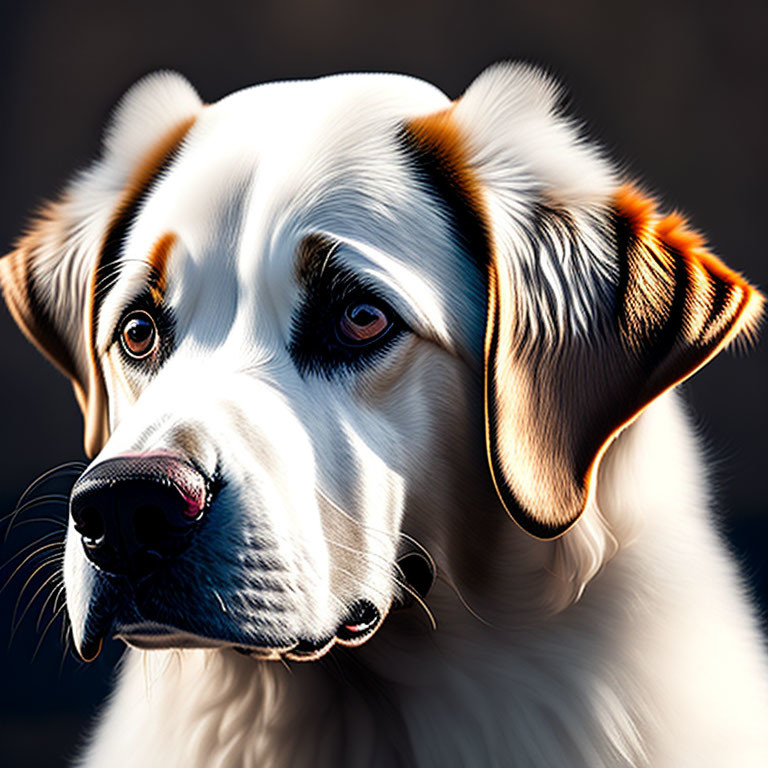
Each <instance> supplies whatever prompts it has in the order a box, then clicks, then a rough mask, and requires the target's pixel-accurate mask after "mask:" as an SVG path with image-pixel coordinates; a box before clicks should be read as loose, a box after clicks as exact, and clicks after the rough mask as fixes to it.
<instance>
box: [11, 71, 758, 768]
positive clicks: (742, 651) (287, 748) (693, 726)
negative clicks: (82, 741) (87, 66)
mask: <svg viewBox="0 0 768 768" xmlns="http://www.w3.org/2000/svg"><path fill="white" fill-rule="evenodd" d="M0 280H1V282H2V289H3V293H4V296H5V299H6V302H7V304H8V306H9V308H10V311H11V313H12V314H13V317H14V318H15V320H16V321H17V323H18V324H19V326H20V327H21V329H22V330H23V331H24V333H25V334H26V335H27V336H28V337H29V338H30V339H31V341H33V342H34V343H35V344H36V345H37V346H38V347H39V348H40V349H41V350H42V352H43V353H44V354H45V355H47V357H48V358H49V359H50V360H51V361H52V362H53V363H54V364H55V365H56V366H57V367H58V368H59V369H60V370H61V371H63V372H64V373H65V374H66V375H67V376H68V377H69V378H70V379H71V381H72V383H73V386H74V391H75V395H76V398H77V401H78V403H79V405H80V408H81V409H82V412H83V414H84V419H85V447H86V453H87V454H88V456H89V457H90V458H91V459H92V462H91V464H90V465H89V467H88V468H87V470H86V471H85V472H84V473H83V474H82V475H81V476H80V477H79V479H78V480H77V481H76V482H75V484H74V487H73V489H72V494H71V499H70V515H69V527H68V531H67V534H66V549H65V559H64V566H63V570H64V578H65V586H66V601H67V609H68V614H69V617H70V620H71V632H72V636H73V639H74V644H75V646H76V648H77V650H78V652H79V654H80V655H81V656H82V657H83V659H85V660H90V659H92V658H95V657H96V656H97V655H98V652H99V650H100V649H101V646H102V643H103V641H104V640H105V639H106V638H109V637H115V638H119V639H120V640H122V641H124V643H125V644H126V645H127V651H126V653H125V656H124V658H123V661H122V663H121V665H120V669H119V673H118V681H117V687H116V690H115V692H114V695H113V696H112V697H111V699H110V700H109V701H108V702H107V703H106V704H105V705H104V712H103V713H102V714H101V715H100V717H99V719H98V724H97V725H96V727H95V734H94V736H93V738H92V739H91V740H90V741H89V742H88V745H87V746H86V747H85V748H84V750H83V752H82V755H81V757H80V759H79V761H78V763H77V764H78V765H80V766H84V767H86V766H87V767H89V768H90V767H95V766H98V767H99V768H103V767H104V766H110V768H120V767H121V766H136V765H138V766H144V767H149V766H163V767H164V768H167V767H168V766H185V768H194V767H196V766H199V767H200V768H203V767H205V768H223V767H224V766H233V767H234V766H244V767H245V766H260V767H262V768H267V767H270V768H285V767H286V766H291V767H292V768H302V767H305V766H312V767H313V768H323V767H324V766H355V767H358V766H379V767H382V768H383V767H387V768H389V767H390V766H420V767H421V766H440V767H441V768H445V767H446V766H519V767H523V766H525V767H527V768H528V767H530V768H534V767H535V768H544V767H546V768H552V767H553V766H569V767H573V768H578V767H585V768H586V767H588V768H608V767H611V768H615V767H616V766H634V767H635V768H637V767H639V766H654V768H684V767H685V766H695V767H696V768H708V767H711V768H714V767H715V766H718V767H719V766H740V767H742V768H744V767H748V766H754V767H755V768H757V767H758V766H760V767H761V768H762V767H763V766H766V765H768V728H766V723H768V669H767V665H766V654H765V651H764V649H763V644H762V639H761V636H760V632H759V628H758V624H757V621H756V618H755V610H754V606H753V605H752V604H751V603H750V599H749V597H748V596H747V592H746V589H745V587H744V584H743V583H742V580H741V577H740V575H739V573H738V569H737V567H736V565H735V563H734V562H733V558H732V557H731V556H730V555H729V554H728V552H727V549H726V547H725V545H724V544H723V542H722V541H721V540H720V538H719V536H718V535H717V532H716V529H715V526H714V524H713V521H712V519H711V515H710V511H709V507H710V503H709V498H708V490H707V486H708V476H707V474H708V473H707V469H706V466H705V463H704V461H703V458H702V454H701V450H700V448H699V446H698V445H697V439H696V435H695V430H694V429H693V428H692V426H691V423H690V420H689V417H688V415H687V412H686V410H685V406H684V404H683V403H682V402H681V400H680V398H679V395H678V394H677V392H676V391H675V388H676V386H677V385H678V384H679V383H680V382H682V381H683V380H685V379H686V378H687V377H689V376H690V375H691V374H693V373H694V372H695V371H697V370H698V369H699V368H701V367H702V366H703V365H704V364H705V363H707V362H708V361H709V360H710V359H712V358H713V357H714V356H715V355H716V354H717V353H718V352H720V351H721V350H722V349H723V348H725V347H726V346H728V345H729V344H731V343H732V342H734V341H735V340H739V339H747V340H748V339H750V338H751V337H752V336H754V334H755V332H756V329H757V326H758V322H759V318H760V313H761V308H762V303H763V299H762V297H761V295H760V293H759V292H758V291H757V290H756V289H755V288H753V287H752V286H750V285H749V284H748V283H747V282H746V281H745V280H744V279H743V278H742V277H741V276H740V275H738V274H737V273H736V272H734V271H732V270H731V269H729V268H728V267H726V266H725V265H724V264H723V263H722V262H721V261H719V260H718V259H717V258H716V257H715V256H713V255H712V254H710V253H709V252H708V250H707V248H706V245H705V242H704V240H703V238H702V237H701V236H700V235H698V234H697V233H696V232H694V231H693V230H692V229H691V228H690V227H689V226H688V224H687V223H686V222H685V220H684V219H683V218H682V217H681V216H680V215H679V214H676V213H672V214H669V215H664V214H663V212H662V210H661V207H660V205H659V204H658V203H657V202H656V201H655V200H654V198H653V197H651V196H650V195H649V194H647V193H645V192H643V191H642V190H641V189H640V188H639V187H638V186H637V185H635V184H633V183H632V182H631V181H629V180H627V179H626V178H623V177H622V176H621V174H620V173H619V171H618V170H617V169H616V168H615V167H614V165H613V164H612V163H611V162H610V160H609V159H608V158H607V156H606V155H605V153H604V152H603V151H602V150H601V149H600V148H598V147H596V146H595V145H594V144H592V143H590V142H589V141H588V140H587V139H585V138H584V136H583V135H582V133H581V132H580V129H579V128H578V127H577V126H576V124H575V123H574V122H573V120H572V119H571V118H570V117H568V115H567V114H565V113H564V111H563V109H562V99H561V91H560V89H559V87H558V86H557V84H556V83H554V82H553V80H552V79H551V78H550V77H549V76H547V75H545V74H543V73H542V72H540V71H538V70H537V69H535V68H532V67H530V66H527V65H521V64H510V65H498V66H496V67H493V68H491V69H489V70H487V71H486V72H484V73H483V74H482V75H480V76H479V77H478V79H477V80H475V81H474V83H472V85H471V86H470V87H469V88H468V90H467V91H466V92H465V93H464V94H463V96H461V97H460V98H459V99H458V100H456V101H450V100H449V99H448V98H447V97H446V96H445V95H444V94H443V93H442V92H441V91H439V90H438V89H436V88H435V87H433V86H432V85H430V84H428V83H425V82H423V81H420V80H417V79H414V78H411V77H406V76H401V75H379V74H364V75H338V76H333V77H326V78H322V79H318V80H313V81H297V82H285V83H274V84H267V85H260V86H256V87H251V88H246V89H245V90H242V91H239V92H237V93H234V94H232V95H230V96H228V97H226V98H224V99H223V100H221V101H219V102H217V103H215V104H203V103H202V102H201V101H200V99H199V97H198V95H197V94H196V92H195V91H194V89H193V88H192V87H191V86H190V85H189V83H188V82H187V81H186V80H184V79H183V78H182V77H181V76H180V75H177V74H175V73H169V72H161V73H157V74H154V75H150V76H148V77H147V78H145V79H144V80H142V81H140V82H139V83H138V84H137V85H135V86H134V87H133V88H132V89H131V90H130V91H129V92H128V93H127V95H125V97H124V98H123V100H122V101H121V102H120V104H119V106H118V107H117V109H116V111H115V113H114V115H113V118H112V121H111V123H110V125H109V127H108V129H107V131H106V134H105V138H104V144H103V149H102V154H101V156H100V157H99V159H97V160H96V161H95V162H94V163H93V164H92V165H91V166H90V167H89V168H88V169H87V170H85V171H83V172H81V173H80V174H79V175H78V176H77V177H76V178H75V179H74V180H73V181H72V182H71V184H70V185H69V187H68V188H67V189H66V190H65V192H64V193H63V195H62V196H61V197H60V199H58V200H57V201H55V202H53V203H51V204H49V205H48V206H47V207H46V208H45V209H44V210H43V212H42V213H41V215H39V216H38V218H37V219H36V220H35V221H34V222H33V224H32V225H31V226H30V228H29V229H28V231H27V233H26V234H25V235H23V237H22V238H21V239H20V240H19V242H18V244H17V247H16V249H15V250H14V251H13V252H12V253H10V254H8V255H7V256H5V257H4V258H3V259H2V260H0ZM510 518H511V519H510Z"/></svg>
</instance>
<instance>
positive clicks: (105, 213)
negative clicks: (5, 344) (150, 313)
mask: <svg viewBox="0 0 768 768" xmlns="http://www.w3.org/2000/svg"><path fill="white" fill-rule="evenodd" d="M201 108H202V102H201V101H200V98H199V97H198V95H197V93H196V92H195V90H194V89H193V88H192V86H191V85H190V84H189V83H188V82H187V81H186V80H185V79H184V78H183V77H181V76H180V75H177V74H176V73H172V72H158V73H155V74H153V75H149V76H148V77H146V78H144V79H143V80H141V81H140V82H139V83H137V84H136V85H135V86H133V88H131V89H130V90H129V91H128V92H127V93H126V94H125V96H124V97H123V98H122V100H121V101H120V103H119V104H118V106H117V108H116V110H115V113H114V116H113V118H112V121H111V122H110V124H109V126H108V128H107V131H106V134H105V138H104V146H103V150H102V156H101V157H100V158H99V159H98V160H97V161H96V162H95V163H93V165H92V166H91V167H90V168H88V169H87V170H86V171H84V172H82V173H80V174H79V175H78V176H77V177H76V178H75V179H74V181H73V182H72V183H71V184H70V185H69V186H68V187H67V188H66V189H65V191H64V192H63V194H62V195H61V197H60V198H59V199H58V200H57V201H56V202H53V203H49V204H47V205H46V206H44V208H43V210H42V212H41V213H40V214H39V215H38V217H37V219H36V220H35V221H34V222H33V223H32V225H31V226H30V227H29V229H28V231H27V233H26V234H24V235H23V236H22V237H21V238H20V240H19V241H18V243H17V244H16V249H15V250H14V251H12V252H11V253H9V254H8V255H6V256H5V257H3V258H2V259H0V287H1V288H2V292H3V296H4V298H5V301H6V303H7V305H8V308H9V310H10V312H11V315H12V316H13V318H14V320H15V321H16V322H17V324H18V325H19V327H20V328H21V329H22V331H24V333H25V335H26V336H27V337H28V338H29V339H30V340H31V341H32V342H33V344H35V346H37V347H38V349H40V350H41V351H42V352H43V354H44V355H45V356H46V357H47V358H48V359H49V360H51V361H52V362H53V363H54V364H55V365H56V366H57V367H58V368H59V369H60V370H61V371H62V372H63V373H65V374H66V375H67V376H69V378H70V379H71V380H72V383H73V386H74V390H75V395H76V397H77V401H78V404H79V406H80V408H81V410H82V412H83V417H84V420H85V450H86V453H87V454H88V455H89V456H94V455H95V454H96V453H98V451H99V450H100V449H101V447H102V446H103V445H104V443H105V442H106V440H107V437H108V436H109V425H108V419H107V409H106V397H105V391H104V383H103V377H102V373H101V368H100V364H99V361H98V359H97V357H96V354H95V351H94V350H95V347H94V340H95V333H96V322H95V320H96V317H95V311H94V309H95V298H96V295H97V291H98V290H99V286H100V285H101V284H103V278H104V277H105V276H107V275H108V274H109V270H110V267H111V266H113V263H114V262H115V261H116V259H117V258H118V257H119V255H120V251H121V249H122V246H123V241H124V239H125V237H126V235H127V234H128V231H129V229H130V226H131V224H132V223H133V221H134V219H135V217H136V215H137V213H138V211H139V209H140V207H141V205H142V203H143V202H144V200H145V199H146V197H147V194H148V192H149V190H150V188H151V186H152V184H153V182H154V181H155V180H156V179H157V177H158V175H159V174H160V173H161V172H162V171H163V169H164V168H165V167H167V165H168V163H169V161H170V160H171V159H172V158H173V156H174V155H175V153H176V152H177V151H178V150H179V147H180V145H181V143H182V141H183V139H184V137H185V136H186V134H187V132H188V131H189V128H190V127H191V125H192V124H193V123H194V121H195V118H196V116H197V114H198V112H199V111H200V109H201Z"/></svg>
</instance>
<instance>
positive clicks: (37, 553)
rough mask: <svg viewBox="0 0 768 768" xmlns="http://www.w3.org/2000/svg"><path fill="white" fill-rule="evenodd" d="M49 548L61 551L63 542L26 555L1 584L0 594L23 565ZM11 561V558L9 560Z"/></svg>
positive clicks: (48, 545)
mask: <svg viewBox="0 0 768 768" xmlns="http://www.w3.org/2000/svg"><path fill="white" fill-rule="evenodd" d="M51 547H61V548H62V550H63V542H61V541H54V542H52V543H51V544H45V545H44V546H42V547H39V548H38V549H36V550H35V551H34V552H32V554H30V555H27V556H26V557H25V558H24V559H23V560H22V561H21V562H20V563H19V564H18V565H17V566H16V568H15V570H14V571H13V573H12V574H11V575H10V576H9V577H8V580H7V581H6V582H5V584H3V586H2V587H0V592H3V591H4V590H5V588H6V587H7V586H8V585H9V584H10V583H11V581H13V577H14V576H15V575H16V574H17V573H18V572H19V571H20V570H21V569H22V568H23V567H24V564H25V563H28V562H29V561H30V560H31V559H32V558H33V557H35V556H36V555H39V554H40V553H41V552H44V551H45V550H46V549H50V548H51ZM11 559H13V558H11Z"/></svg>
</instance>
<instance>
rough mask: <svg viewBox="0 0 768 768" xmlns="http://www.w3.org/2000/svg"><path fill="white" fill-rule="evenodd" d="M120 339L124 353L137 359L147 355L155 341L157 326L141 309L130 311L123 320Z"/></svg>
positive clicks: (153, 346)
mask: <svg viewBox="0 0 768 768" xmlns="http://www.w3.org/2000/svg"><path fill="white" fill-rule="evenodd" d="M120 341H121V343H122V345H123V349H124V350H125V351H126V353H127V354H128V355H130V356H131V357H133V358H135V359H137V360H140V359H141V358H143V357H146V356H147V355H149V354H150V352H152V350H153V349H154V348H155V345H156V343H157V326H156V325H155V321H154V320H153V319H152V316H151V315H150V314H149V313H148V312H144V311H143V310H137V311H135V312H131V314H130V315H128V317H126V318H125V320H123V328H122V331H121V332H120Z"/></svg>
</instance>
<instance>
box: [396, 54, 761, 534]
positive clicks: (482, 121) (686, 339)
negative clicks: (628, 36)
mask: <svg viewBox="0 0 768 768" xmlns="http://www.w3.org/2000/svg"><path fill="white" fill-rule="evenodd" d="M558 97H559V94H558V89H557V88H556V86H554V85H553V83H552V82H551V81H550V80H549V79H548V78H546V77H544V76H543V75H542V74H541V73H539V72H538V71H536V70H533V69H531V68H529V67H520V66H518V67H497V68H494V69H491V70H489V71H488V72H486V73H484V74H483V75H481V76H480V78H478V80H476V81H475V83H473V84H472V86H471V87H470V88H469V90H468V91H467V92H466V93H465V94H464V96H463V97H462V98H461V99H460V100H459V101H457V102H455V103H454V105H453V106H452V107H451V108H449V109H448V110H446V111H444V112H442V113H439V114H437V115H430V116H428V117H425V118H420V119H417V120H414V121H412V122H411V123H410V124H409V126H408V130H409V132H410V137H411V139H410V140H411V143H412V144H415V146H417V147H418V149H419V151H420V152H421V153H428V154H429V155H430V156H431V158H432V160H431V162H432V167H433V169H434V168H437V169H438V170H439V172H441V173H442V176H443V179H444V187H445V188H446V189H448V190H449V195H450V196H452V198H453V201H454V203H455V202H456V201H459V202H460V204H461V205H463V206H464V207H465V208H471V209H473V211H474V213H475V216H476V217H477V218H478V219H479V220H480V222H481V226H480V227H479V231H481V232H482V234H483V237H482V238H480V239H481V240H484V243H483V244H481V248H480V250H484V252H483V253H478V252H476V253H473V254H472V256H473V257H474V259H475V261H476V262H477V263H478V265H479V266H480V267H481V268H482V269H483V270H485V271H486V273H487V276H488V310H487V323H486V337H485V367H486V371H485V379H486V385H485V421H486V438H487V440H486V442H487V453H488V459H489V464H490V468H491V472H492V475H493V479H494V483H495V485H496V488H497V491H498V494H499V497H500V499H501V501H502V503H503V504H504V506H505V507H506V509H507V510H508V512H509V514H510V515H511V516H512V517H513V518H514V519H515V520H516V521H517V522H518V523H519V524H520V525H521V526H522V527H523V528H524V529H525V530H526V531H528V532H529V533H531V534H532V535H534V536H537V537H539V538H545V539H550V538H554V537H556V536H559V535H561V534H562V533H564V532H565V531H567V530H568V529H569V528H570V527H571V526H572V525H573V524H574V523H575V522H576V521H577V520H578V518H579V516H580V515H581V513H582V512H583V511H584V509H585V507H586V506H587V504H588V502H589V500H590V498H591V496H592V494H593V493H594V490H595V489H594V485H595V480H596V475H597V467H598V464H599V461H600V459H601V457H602V455H603V454H604V452H605V450H606V449H607V447H608V445H609V444H610V443H611V441H612V440H613V438H614V437H615V436H616V435H617V434H618V432H619V431H620V430H621V429H622V428H623V427H625V426H626V425H628V424H629V423H631V422H632V421H633V420H634V419H635V418H637V416H638V415H639V414H640V413H641V412H642V411H643V410H644V409H645V407H646V406H647V405H648V404H649V403H650V402H651V401H653V400H654V399H655V398H656V397H658V396H659V395H660V394H661V393H663V392H664V391H666V390H668V389H670V388H671V387H673V386H675V385H676V384H678V383H679V382H681V381H683V380H684V379H686V378H687V377H688V376H690V375H691V374H692V373H694V372H695V371H696V370H698V369H699V368H700V367H701V366H703V365H704V364H705V363H706V362H708V361H709V360H710V359H711V358H712V357H714V356H715V355H716V354H717V353H718V352H719V351H720V350H721V349H723V347H724V346H726V345H727V344H728V343H729V342H730V341H731V340H733V339H734V338H735V337H736V336H737V335H739V334H740V333H742V332H746V333H747V334H749V333H750V332H751V331H753V330H754V329H755V327H756V325H757V322H758V320H759V316H760V313H761V308H762V301H763V300H762V297H761V296H760V294H759V293H758V292H757V291H756V290H755V289H754V288H752V287H751V286H750V285H748V284H747V283H746V282H745V281H744V280H743V279H742V278H741V277H740V276H739V275H738V274H736V273H735V272H733V271H732V270H730V269H728V268H727V267H726V266H725V265H723V264H722V263H721V262H720V261H719V260H718V259H717V258H715V257H714V256H712V255H711V254H709V253H708V252H707V251H706V250H705V248H704V243H703V241H702V239H701V238H700V237H699V236H698V235H697V234H696V233H694V232H692V231H690V230H689V229H687V228H686V226H685V224H684V222H683V221H682V219H681V218H680V217H679V216H677V215H671V216H666V217H662V216H660V215H659V214H658V213H657V210H656V206H655V203H654V202H653V201H652V200H650V199H648V198H646V197H644V196H643V195H641V194H640V193H638V192H637V191H635V190H634V189H633V188H631V187H627V186H623V187H622V186H620V185H619V184H618V183H617V181H616V179H615V176H614V174H613V171H612V170H611V168H610V166H609V164H608V163H607V162H606V161H605V160H604V158H603V157H601V155H600V154H599V153H598V152H597V151H596V150H595V149H593V148H591V147H590V146H589V145H587V144H586V143H585V142H584V141H583V140H582V139H581V138H580V137H579V136H578V133H577V131H576V129H575V128H574V126H573V125H572V124H571V123H570V122H569V121H568V120H567V119H565V118H564V117H563V116H562V115H561V114H560V113H559V111H558ZM477 241H478V238H477V237H475V238H474V244H475V249H476V250H477Z"/></svg>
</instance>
